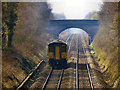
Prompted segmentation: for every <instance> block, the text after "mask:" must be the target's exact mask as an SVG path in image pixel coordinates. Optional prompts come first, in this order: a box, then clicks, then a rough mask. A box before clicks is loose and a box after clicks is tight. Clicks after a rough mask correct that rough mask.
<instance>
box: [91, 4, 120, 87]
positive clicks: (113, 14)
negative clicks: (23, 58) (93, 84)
mask: <svg viewBox="0 0 120 90" xmlns="http://www.w3.org/2000/svg"><path fill="white" fill-rule="evenodd" d="M118 7H120V3H117V2H106V3H104V5H103V7H102V10H101V11H100V12H99V21H100V27H99V31H98V33H97V35H96V36H95V38H94V40H93V42H92V44H91V45H90V48H91V49H92V50H93V51H94V52H95V55H94V57H95V60H96V62H97V63H98V64H99V66H100V68H101V72H102V73H103V76H104V80H105V82H106V83H107V84H108V85H110V86H111V87H112V88H117V87H120V74H119V69H120V68H119V64H120V63H119V55H120V52H119V48H120V47H119V46H120V44H119V41H120V38H119V37H120V35H119V31H118V30H119V28H118V26H119V23H118V22H119V21H120V10H119V8H118Z"/></svg>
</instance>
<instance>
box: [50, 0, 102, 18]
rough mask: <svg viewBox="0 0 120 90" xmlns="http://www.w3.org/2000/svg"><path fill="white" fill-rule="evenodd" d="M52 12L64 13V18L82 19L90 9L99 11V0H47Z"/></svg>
mask: <svg viewBox="0 0 120 90" xmlns="http://www.w3.org/2000/svg"><path fill="white" fill-rule="evenodd" d="M48 2H49V3H50V5H51V8H52V12H53V13H57V14H64V15H65V17H66V19H84V18H85V16H86V15H87V14H88V13H89V12H92V11H99V10H100V7H101V5H102V1H101V0H56V1H55V0H48Z"/></svg>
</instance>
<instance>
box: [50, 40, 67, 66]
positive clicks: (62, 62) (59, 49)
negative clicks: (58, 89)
mask: <svg viewBox="0 0 120 90" xmlns="http://www.w3.org/2000/svg"><path fill="white" fill-rule="evenodd" d="M48 60H49V65H50V66H52V67H53V68H66V67H67V44H66V43H65V42H62V41H54V42H51V43H49V44H48Z"/></svg>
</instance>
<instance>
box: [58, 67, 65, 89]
mask: <svg viewBox="0 0 120 90" xmlns="http://www.w3.org/2000/svg"><path fill="white" fill-rule="evenodd" d="M63 74H64V69H62V71H61V74H60V79H59V82H58V86H57V90H60V86H61V82H62V77H63Z"/></svg>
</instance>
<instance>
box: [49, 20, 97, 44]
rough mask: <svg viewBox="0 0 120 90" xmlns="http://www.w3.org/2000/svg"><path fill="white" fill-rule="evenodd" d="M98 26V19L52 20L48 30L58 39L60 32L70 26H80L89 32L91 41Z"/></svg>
mask: <svg viewBox="0 0 120 90" xmlns="http://www.w3.org/2000/svg"><path fill="white" fill-rule="evenodd" d="M98 27H99V22H98V20H50V22H49V26H48V32H49V33H50V34H51V35H52V36H53V37H54V38H55V39H57V38H58V36H59V34H60V33H61V32H62V31H64V30H66V29H68V28H80V29H83V30H84V31H86V32H87V33H88V35H89V40H90V42H91V41H92V40H93V38H94V36H95V35H96V33H97V31H98Z"/></svg>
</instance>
